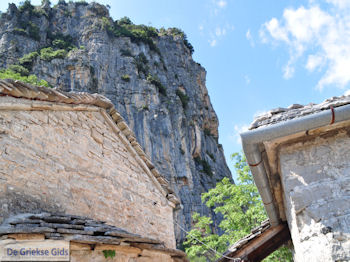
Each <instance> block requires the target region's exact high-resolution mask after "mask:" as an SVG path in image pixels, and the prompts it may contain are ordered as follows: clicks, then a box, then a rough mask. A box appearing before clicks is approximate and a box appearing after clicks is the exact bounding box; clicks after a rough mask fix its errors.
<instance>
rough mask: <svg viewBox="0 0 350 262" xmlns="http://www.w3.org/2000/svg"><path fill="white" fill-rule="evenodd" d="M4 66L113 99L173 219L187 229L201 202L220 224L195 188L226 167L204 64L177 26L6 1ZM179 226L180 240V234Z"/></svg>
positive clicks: (0, 58) (225, 173)
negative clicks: (154, 172) (160, 181)
mask: <svg viewBox="0 0 350 262" xmlns="http://www.w3.org/2000/svg"><path fill="white" fill-rule="evenodd" d="M0 67H1V68H4V69H5V68H10V69H11V70H12V71H15V72H18V73H20V74H22V75H28V74H34V75H36V76H38V78H40V79H44V80H46V81H47V82H48V83H49V84H50V85H51V86H53V87H57V88H60V89H63V90H65V91H87V92H91V93H94V92H98V93H100V94H103V95H105V96H106V97H108V98H109V99H111V101H112V102H113V103H114V104H115V107H116V109H117V110H118V111H119V112H120V113H121V114H122V115H123V117H124V118H125V120H126V121H127V122H128V124H129V126H130V127H131V128H132V129H133V131H134V132H135V134H136V136H137V138H138V141H139V142H140V144H141V145H142V146H143V148H144V150H145V151H146V153H148V154H149V155H150V157H151V159H152V161H153V163H154V164H155V165H156V167H157V168H158V170H159V171H160V172H161V173H162V174H163V175H164V176H165V177H166V178H167V179H168V180H169V182H170V184H171V185H172V188H173V189H174V191H175V192H176V193H177V194H178V195H179V196H180V198H181V206H179V208H178V209H177V211H176V212H175V218H176V221H177V223H179V224H180V225H181V226H182V227H184V228H186V229H187V230H188V229H190V227H191V223H192V221H191V213H192V212H194V211H197V212H200V213H202V214H209V215H211V216H212V217H213V219H214V221H216V224H218V222H219V220H220V219H219V218H217V217H215V215H214V214H213V213H212V212H211V211H210V210H208V209H207V208H206V207H205V206H203V205H202V204H201V199H200V195H201V193H203V192H206V191H207V190H208V189H210V188H212V187H214V186H215V184H216V182H217V181H219V180H221V179H222V178H224V177H231V174H230V171H229V169H228V167H227V165H226V162H225V158H224V154H223V150H222V147H221V145H220V144H218V142H217V141H218V119H217V116H216V114H215V112H214V109H213V107H212V105H211V103H210V99H209V96H208V91H207V89H206V87H205V76H206V72H205V70H204V68H203V67H201V66H200V64H198V63H196V62H195V61H193V59H192V57H191V46H190V44H189V43H188V42H187V41H186V38H185V37H184V35H183V34H182V33H181V32H180V31H179V30H176V29H170V30H156V29H154V28H151V27H145V26H135V25H133V24H132V23H130V21H129V20H128V19H122V20H119V21H113V20H112V19H111V18H110V16H109V12H108V9H107V8H106V7H105V6H102V5H99V4H96V3H92V4H86V3H83V2H79V3H65V2H64V1H59V3H58V5H56V6H55V7H51V6H50V5H49V3H48V2H45V3H44V4H43V5H42V6H40V7H33V6H31V5H30V3H29V2H28V1H26V2H24V4H23V5H22V6H20V7H16V6H15V5H14V4H11V5H9V9H8V11H7V12H6V13H3V14H2V15H1V19H0ZM175 228H176V238H177V243H178V245H179V246H180V245H181V241H182V240H183V238H184V236H185V234H184V233H183V232H182V231H181V230H180V228H179V227H178V226H175Z"/></svg>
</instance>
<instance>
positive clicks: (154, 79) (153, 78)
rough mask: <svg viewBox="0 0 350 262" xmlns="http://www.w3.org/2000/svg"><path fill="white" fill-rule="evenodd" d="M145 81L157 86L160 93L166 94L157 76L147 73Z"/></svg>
mask: <svg viewBox="0 0 350 262" xmlns="http://www.w3.org/2000/svg"><path fill="white" fill-rule="evenodd" d="M147 81H148V82H149V83H151V84H152V85H154V86H155V87H157V89H158V92H159V93H160V94H162V95H164V96H166V88H165V87H164V86H163V85H162V83H161V82H160V80H159V78H158V77H156V76H152V75H151V74H148V76H147Z"/></svg>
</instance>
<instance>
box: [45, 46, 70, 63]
mask: <svg viewBox="0 0 350 262" xmlns="http://www.w3.org/2000/svg"><path fill="white" fill-rule="evenodd" d="M66 55H67V51H66V50H64V49H58V50H53V49H52V47H47V48H43V49H41V50H40V59H42V60H45V61H51V60H52V59H55V58H65V57H66Z"/></svg>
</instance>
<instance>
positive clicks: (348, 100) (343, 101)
mask: <svg viewBox="0 0 350 262" xmlns="http://www.w3.org/2000/svg"><path fill="white" fill-rule="evenodd" d="M347 104H350V96H340V97H332V98H329V99H326V100H325V101H324V102H322V103H320V104H313V103H310V104H308V105H305V106H303V105H299V104H293V105H290V106H289V107H287V108H281V107H280V108H275V109H272V110H270V111H269V112H267V113H265V114H263V115H260V116H258V117H256V118H255V119H254V121H253V123H252V124H251V125H250V127H249V129H250V130H251V129H255V128H259V127H263V126H269V125H273V124H276V123H279V122H283V121H288V120H291V119H294V118H299V117H303V116H306V115H311V114H315V113H318V112H321V111H323V110H326V109H329V108H330V107H331V106H333V107H334V108H335V107H339V106H343V105H347Z"/></svg>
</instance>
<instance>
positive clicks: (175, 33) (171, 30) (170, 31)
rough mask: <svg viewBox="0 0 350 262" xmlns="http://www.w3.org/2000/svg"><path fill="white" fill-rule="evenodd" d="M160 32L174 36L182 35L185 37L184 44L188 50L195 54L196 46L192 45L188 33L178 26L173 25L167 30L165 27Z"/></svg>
mask: <svg viewBox="0 0 350 262" xmlns="http://www.w3.org/2000/svg"><path fill="white" fill-rule="evenodd" d="M160 33H161V34H162V35H170V36H173V37H176V36H178V37H181V38H182V39H183V42H184V45H185V46H186V47H187V48H188V50H189V51H190V53H191V55H192V54H193V52H194V48H193V46H192V45H191V43H190V42H189V41H188V39H187V35H186V34H185V33H184V32H183V31H182V30H181V29H179V28H176V27H171V28H168V30H165V29H164V28H162V29H161V32H160Z"/></svg>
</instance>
